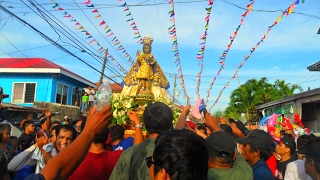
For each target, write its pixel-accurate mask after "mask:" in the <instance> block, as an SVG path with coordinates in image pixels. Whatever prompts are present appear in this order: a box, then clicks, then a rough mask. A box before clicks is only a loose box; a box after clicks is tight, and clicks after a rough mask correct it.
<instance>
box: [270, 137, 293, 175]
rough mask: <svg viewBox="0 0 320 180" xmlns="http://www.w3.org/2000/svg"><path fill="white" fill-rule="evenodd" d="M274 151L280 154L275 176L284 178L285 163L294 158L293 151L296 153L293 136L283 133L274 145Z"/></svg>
mask: <svg viewBox="0 0 320 180" xmlns="http://www.w3.org/2000/svg"><path fill="white" fill-rule="evenodd" d="M276 153H277V154H278V155H280V156H281V159H280V160H279V162H278V164H277V167H276V172H275V178H276V179H284V176H285V172H286V168H287V164H289V163H290V162H292V161H295V160H296V158H294V157H296V156H294V153H296V143H295V141H294V139H293V137H292V136H290V135H287V134H285V135H284V136H283V138H281V139H280V141H279V144H278V145H277V146H276Z"/></svg>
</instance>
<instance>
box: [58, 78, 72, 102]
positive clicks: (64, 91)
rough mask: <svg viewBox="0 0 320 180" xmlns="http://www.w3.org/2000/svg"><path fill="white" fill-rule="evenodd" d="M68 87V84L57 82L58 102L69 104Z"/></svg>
mask: <svg viewBox="0 0 320 180" xmlns="http://www.w3.org/2000/svg"><path fill="white" fill-rule="evenodd" d="M68 89H69V87H68V86H67V85H64V84H61V83H57V94H56V103H59V104H68Z"/></svg>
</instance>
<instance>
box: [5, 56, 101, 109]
mask: <svg viewBox="0 0 320 180" xmlns="http://www.w3.org/2000/svg"><path fill="white" fill-rule="evenodd" d="M0 86H1V87H3V89H4V93H5V94H9V98H6V99H4V100H3V102H4V103H12V104H17V105H22V106H32V105H33V102H34V101H37V102H51V103H59V104H64V105H74V104H75V101H76V95H75V94H76V88H77V87H78V88H79V90H81V89H83V88H87V87H89V86H91V87H95V84H94V83H93V82H91V81H89V80H87V79H85V78H83V77H81V76H79V75H77V74H75V73H73V72H71V71H69V70H67V69H65V68H63V67H61V66H59V65H57V64H55V63H53V62H50V61H48V60H46V59H43V58H0Z"/></svg>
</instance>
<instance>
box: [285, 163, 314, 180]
mask: <svg viewBox="0 0 320 180" xmlns="http://www.w3.org/2000/svg"><path fill="white" fill-rule="evenodd" d="M284 179H285V180H312V178H311V177H310V176H309V175H308V174H307V173H306V172H305V170H304V161H302V160H301V159H298V160H296V161H293V162H291V163H289V164H288V165H287V169H286V174H285V176H284Z"/></svg>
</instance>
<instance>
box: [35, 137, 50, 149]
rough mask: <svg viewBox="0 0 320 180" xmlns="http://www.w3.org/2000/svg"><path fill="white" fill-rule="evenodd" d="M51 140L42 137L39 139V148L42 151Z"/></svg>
mask: <svg viewBox="0 0 320 180" xmlns="http://www.w3.org/2000/svg"><path fill="white" fill-rule="evenodd" d="M49 142H50V139H49V138H48V137H47V136H42V137H40V138H38V139H37V144H36V145H37V147H38V148H39V149H40V150H41V149H42V148H43V146H44V145H46V144H48V143H49Z"/></svg>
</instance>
